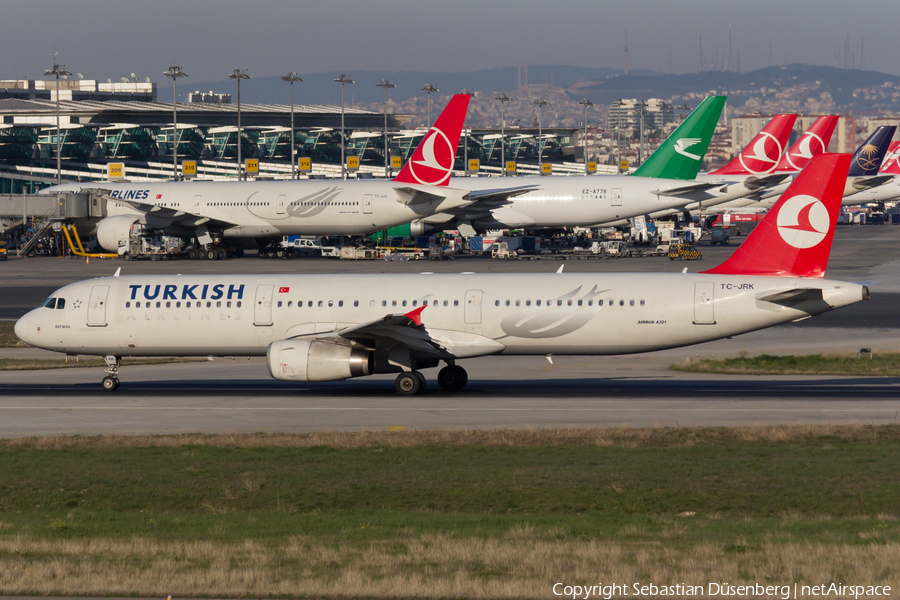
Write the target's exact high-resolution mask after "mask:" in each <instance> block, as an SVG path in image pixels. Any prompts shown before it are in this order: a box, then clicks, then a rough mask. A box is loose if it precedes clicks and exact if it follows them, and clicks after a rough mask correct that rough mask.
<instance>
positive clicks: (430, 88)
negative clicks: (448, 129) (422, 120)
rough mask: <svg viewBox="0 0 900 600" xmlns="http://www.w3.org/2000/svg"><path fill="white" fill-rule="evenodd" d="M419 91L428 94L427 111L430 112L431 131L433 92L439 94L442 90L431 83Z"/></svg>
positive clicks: (429, 127) (429, 126)
mask: <svg viewBox="0 0 900 600" xmlns="http://www.w3.org/2000/svg"><path fill="white" fill-rule="evenodd" d="M419 89H421V90H422V91H424V92H427V93H428V102H427V107H426V109H425V110H426V111H427V112H428V129H431V92H439V91H441V90H439V89H437V88H436V87H434V86H433V85H431V84H430V83H426V84H425V85H424V86H422V87H421V88H419Z"/></svg>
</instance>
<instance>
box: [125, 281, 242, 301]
mask: <svg viewBox="0 0 900 600" xmlns="http://www.w3.org/2000/svg"><path fill="white" fill-rule="evenodd" d="M225 286H226V284H224V283H217V284H216V285H213V286H210V285H208V284H207V285H204V286H203V288H202V289H201V290H200V291H199V294H200V296H199V298H198V297H197V293H198V292H197V288H199V287H200V284H195V285H188V284H184V285H182V286H181V294H180V296H181V298H180V299H181V300H207V299H209V300H221V299H222V298H223V297H226V299H227V300H242V299H243V298H244V284H241V285H228V291H227V292H226V291H225ZM141 288H143V291H142V290H141ZM128 289H130V290H131V300H137V299H138V294H140V295H141V297H142V298H143V299H145V300H156V298H157V297H159V293H160V291H162V298H161V299H162V300H178V299H179V298H178V296H179V294H178V286H177V285H171V284H170V285H160V284H156V285H129V286H128ZM210 292H211V293H210Z"/></svg>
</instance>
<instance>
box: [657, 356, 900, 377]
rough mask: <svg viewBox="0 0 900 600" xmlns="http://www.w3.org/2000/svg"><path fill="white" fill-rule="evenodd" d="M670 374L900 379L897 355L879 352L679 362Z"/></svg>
mask: <svg viewBox="0 0 900 600" xmlns="http://www.w3.org/2000/svg"><path fill="white" fill-rule="evenodd" d="M670 368H671V369H672V370H673V371H687V372H689V373H721V374H731V375H859V376H870V377H871V376H874V377H898V376H900V353H884V354H882V353H878V354H875V355H874V356H872V358H871V359H870V358H868V357H864V358H859V356H858V355H856V354H853V355H823V354H810V355H803V356H773V355H771V354H761V355H759V356H753V357H748V356H740V357H737V358H721V359H718V358H717V359H705V360H699V361H690V360H689V361H685V362H680V363H677V364H674V365H671V367H670Z"/></svg>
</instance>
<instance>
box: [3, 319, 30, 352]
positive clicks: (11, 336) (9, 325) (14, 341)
mask: <svg viewBox="0 0 900 600" xmlns="http://www.w3.org/2000/svg"><path fill="white" fill-rule="evenodd" d="M15 326H16V324H15V322H12V321H0V348H16V347H22V348H25V347H27V346H28V344H26V343H25V342H23V341H22V340H20V339H19V338H18V337H16V332H15Z"/></svg>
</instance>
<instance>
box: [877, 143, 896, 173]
mask: <svg viewBox="0 0 900 600" xmlns="http://www.w3.org/2000/svg"><path fill="white" fill-rule="evenodd" d="M878 172H879V173H886V174H888V175H900V141H896V140H895V141H893V142H891V145H890V146H888V153H887V156H885V157H884V162H883V163H881V170H880V171H878Z"/></svg>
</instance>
